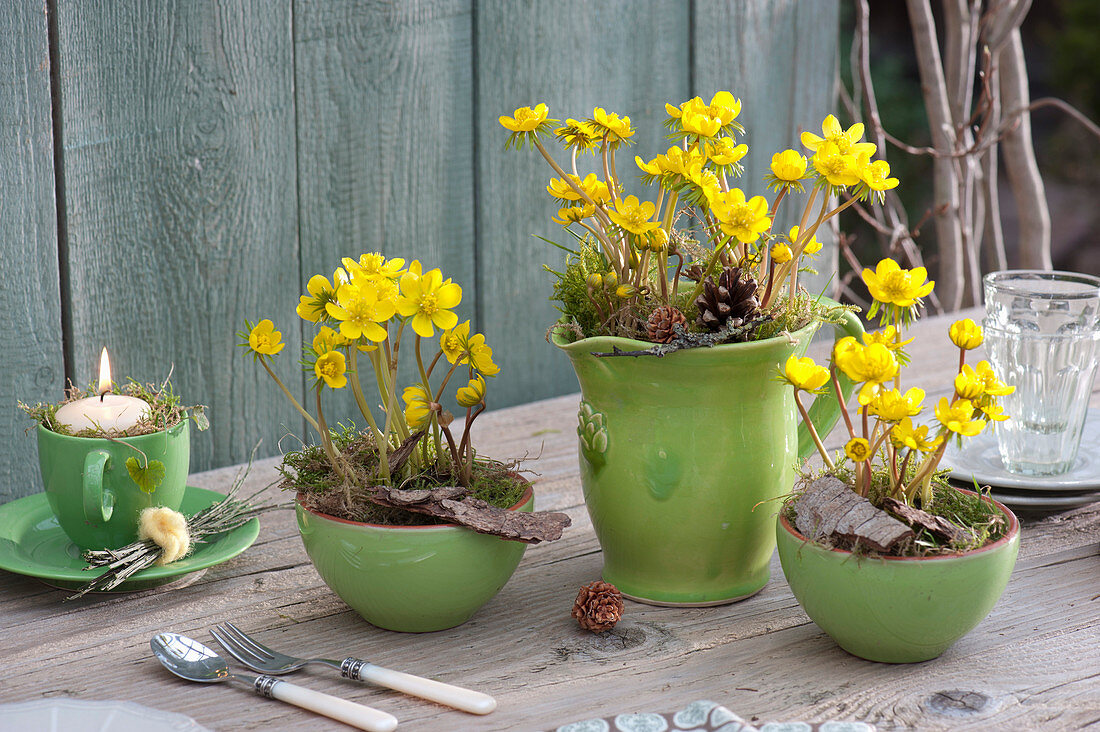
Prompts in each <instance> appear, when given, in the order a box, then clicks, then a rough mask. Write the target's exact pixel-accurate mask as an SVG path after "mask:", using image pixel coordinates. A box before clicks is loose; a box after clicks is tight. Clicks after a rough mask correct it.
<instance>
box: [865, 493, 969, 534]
mask: <svg viewBox="0 0 1100 732" xmlns="http://www.w3.org/2000/svg"><path fill="white" fill-rule="evenodd" d="M882 507H883V508H884V509H886V511H887V512H888V513H890V514H893V515H894V516H896V517H898V518H899V519H901V520H902V521H904V522H905V523H907V524H909V525H910V526H912V527H913V528H921V529H924V530H925V531H927V532H929V533H930V534H932V535H934V536H938V537H939V538H941V539H944V540H946V541H949V542H952V543H957V542H961V541H965V540H966V539H969V538H970V537H971V533H970V532H969V531H967V530H966V529H964V528H963V527H961V526H958V525H956V524H953V523H951V522H950V521H948V520H947V519H945V518H943V517H942V516H933V515H932V514H930V513H928V512H927V511H922V510H921V509H919V508H916V507H915V506H910V505H909V504H908V503H903V502H902V501H899V500H897V499H894V498H887V499H886V500H885V501H883V503H882Z"/></svg>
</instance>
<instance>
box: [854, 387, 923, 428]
mask: <svg viewBox="0 0 1100 732" xmlns="http://www.w3.org/2000/svg"><path fill="white" fill-rule="evenodd" d="M923 401H924V389H918V388H917V387H915V386H914V387H913V388H911V389H909V391H907V392H905V393H904V394H902V393H901V391H900V390H898V389H890V390H889V391H881V392H879V393H878V394H876V395H875V396H874V397H873V398H872V399H871V401H870V402H868V404H867V411H868V412H869V413H871V414H873V415H875V416H876V417H878V418H879V419H881V420H882V421H884V422H900V421H901V420H903V419H905V418H906V417H915V416H917V415H918V414H920V411H921V402H923Z"/></svg>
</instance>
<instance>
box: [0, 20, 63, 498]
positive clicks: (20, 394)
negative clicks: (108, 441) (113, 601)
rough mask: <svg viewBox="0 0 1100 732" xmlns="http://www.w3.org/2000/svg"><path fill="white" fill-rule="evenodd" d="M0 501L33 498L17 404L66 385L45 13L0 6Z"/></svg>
mask: <svg viewBox="0 0 1100 732" xmlns="http://www.w3.org/2000/svg"><path fill="white" fill-rule="evenodd" d="M0 59H2V61H3V64H2V65H3V68H4V69H6V72H5V74H4V76H3V78H2V79H0V248H2V249H0V251H2V256H0V282H3V283H4V286H3V287H2V288H0V312H2V313H3V314H4V320H5V322H4V327H3V328H0V353H2V354H4V378H3V379H2V380H0V503H2V502H4V501H7V500H10V499H12V498H19V497H21V496H26V495H30V494H32V493H38V492H39V491H41V490H42V487H41V484H40V483H39V480H38V457H37V450H36V448H35V439H34V433H33V431H32V432H31V433H29V434H24V431H25V430H26V429H27V427H28V426H30V424H31V422H30V420H28V419H27V418H26V416H25V415H24V414H23V413H22V412H21V411H19V409H17V407H16V402H17V401H19V400H22V401H24V402H28V403H31V404H34V403H36V402H40V401H41V402H47V401H56V400H57V399H58V398H60V396H61V390H62V386H63V384H64V378H65V365H64V362H63V357H62V347H61V343H62V340H61V339H62V334H61V298H60V294H59V288H58V267H57V213H56V209H55V207H54V170H53V132H52V129H51V127H52V122H51V115H50V56H49V41H48V24H47V18H46V12H45V5H44V4H43V3H41V2H35V1H34V0H17V2H11V3H5V4H4V5H3V7H0Z"/></svg>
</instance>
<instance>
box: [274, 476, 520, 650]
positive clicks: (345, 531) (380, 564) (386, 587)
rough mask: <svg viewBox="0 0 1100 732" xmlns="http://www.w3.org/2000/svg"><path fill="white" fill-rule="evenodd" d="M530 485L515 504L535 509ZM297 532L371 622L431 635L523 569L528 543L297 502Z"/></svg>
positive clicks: (321, 568)
mask: <svg viewBox="0 0 1100 732" xmlns="http://www.w3.org/2000/svg"><path fill="white" fill-rule="evenodd" d="M534 505H535V499H534V494H533V493H532V491H531V488H530V487H528V488H527V492H526V493H525V494H524V496H523V498H522V499H521V501H520V503H519V504H517V505H516V506H514V507H513V510H519V511H528V512H529V511H531V510H533V508H534ZM295 511H296V512H297V514H298V530H299V532H300V533H301V535H302V543H303V544H305V548H306V553H307V554H309V558H310V560H311V561H312V562H313V566H314V567H315V568H316V569H317V573H318V574H320V575H321V579H322V580H324V582H325V584H326V585H328V586H329V588H331V589H332V591H333V592H335V593H336V594H337V595H339V597H340V599H341V600H343V601H344V602H346V603H347V604H348V605H349V606H350V607H351V608H352V609H353V610H355V611H356V612H357V613H359V614H360V615H361V616H362V617H363V619H364V620H366V621H367V622H368V623H371V624H372V625H377V626H378V627H379V628H385V629H386V630H397V631H401V632H405V633H424V632H428V631H433V630H445V629H447V628H453V627H455V626H456V625H461V624H462V623H465V622H466V621H467V620H469V619H470V616H472V615H473V614H474V613H475V612H477V611H478V609H479V608H481V606H482V605H484V604H485V603H487V602H488V601H489V600H491V599H492V598H493V597H494V596H496V594H497V593H498V592H500V590H501V588H503V587H504V585H505V583H506V582H508V579H509V578H510V577H511V576H512V573H513V572H515V571H516V567H517V566H518V565H519V561H520V559H521V558H522V557H523V552H524V550H526V548H527V545H526V544H523V543H521V542H517V541H505V540H504V539H500V538H497V537H495V536H487V535H484V534H478V533H475V532H474V531H471V530H469V529H465V528H461V527H459V526H454V525H448V526H379V525H375V524H363V523H356V522H352V521H345V520H342V519H337V518H333V517H331V516H326V515H325V514H320V513H314V512H312V511H309V510H306V509H305V508H303V507H302V505H301V503H296V504H295Z"/></svg>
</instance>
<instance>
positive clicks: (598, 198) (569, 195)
mask: <svg viewBox="0 0 1100 732" xmlns="http://www.w3.org/2000/svg"><path fill="white" fill-rule="evenodd" d="M568 177H569V180H571V181H573V184H574V185H576V186H577V188H580V189H581V190H583V191H584V192H585V193H587V194H588V197H589V198H591V199H592V200H593V201H595V202H596V203H605V202H606V201H609V200H611V192H610V191H609V190H608V188H607V184H606V183H604V182H603V181H602V180H600V179H599V178H597V177H596V174H595V173H589V174H588V175H586V176H585V177H584V180H583V181H582V180H581V179H580V178H578V177H577V176H575V175H569V176H568ZM546 192H547V193H549V194H550V195H551V196H553V197H554V198H558V199H561V200H562V201H580V200H581V194H580V193H578V192H577V191H576V190H574V188H573V186H571V185H569V183H567V182H566V181H565V180H564V179H563V178H551V179H550V185H548V186H546Z"/></svg>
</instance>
